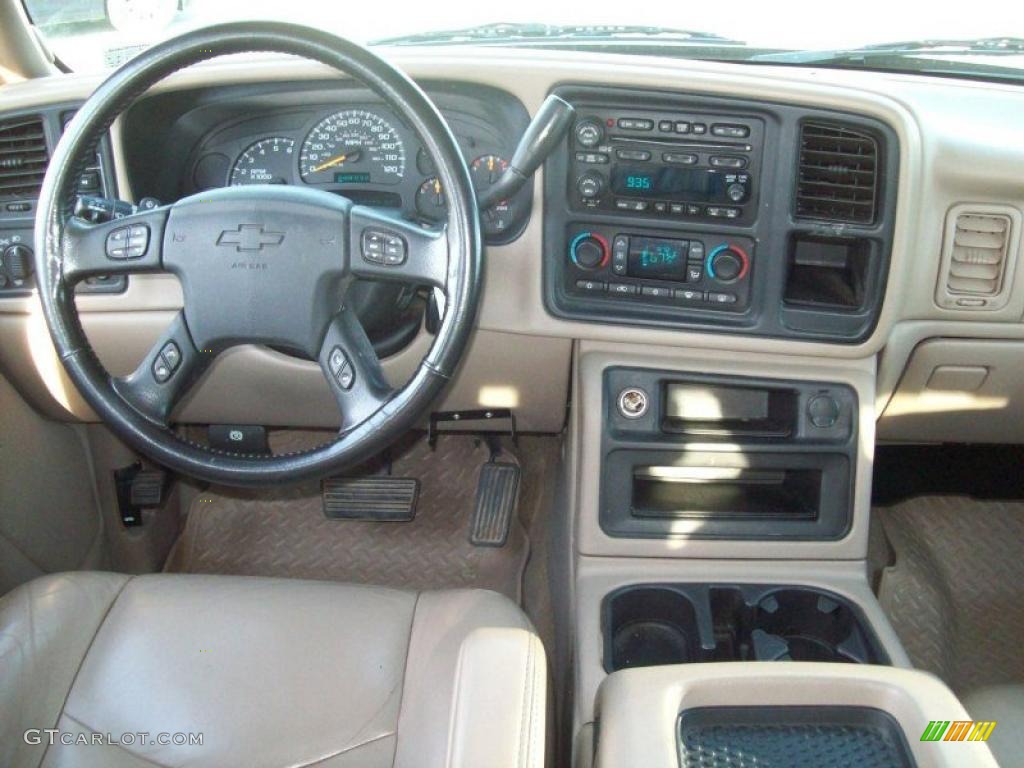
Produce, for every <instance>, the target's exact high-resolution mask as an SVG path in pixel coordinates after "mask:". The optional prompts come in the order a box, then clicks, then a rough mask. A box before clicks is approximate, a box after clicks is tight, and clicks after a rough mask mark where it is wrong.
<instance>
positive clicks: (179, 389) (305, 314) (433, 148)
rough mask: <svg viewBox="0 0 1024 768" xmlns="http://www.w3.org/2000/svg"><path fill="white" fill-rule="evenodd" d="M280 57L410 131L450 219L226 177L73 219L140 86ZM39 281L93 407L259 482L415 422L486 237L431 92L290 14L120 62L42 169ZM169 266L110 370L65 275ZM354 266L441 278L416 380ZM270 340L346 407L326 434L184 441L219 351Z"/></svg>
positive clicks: (442, 366) (459, 350) (145, 435)
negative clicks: (164, 316)
mask: <svg viewBox="0 0 1024 768" xmlns="http://www.w3.org/2000/svg"><path fill="white" fill-rule="evenodd" d="M261 51H267V52H279V53H288V54H294V55H297V56H302V57H305V58H308V59H314V60H316V61H320V62H322V63H324V64H326V65H328V66H330V67H333V68H335V69H337V70H339V71H341V72H343V73H345V74H347V75H349V76H351V77H353V78H354V79H356V80H358V81H360V82H361V83H362V84H364V85H366V86H367V87H369V88H370V89H371V90H373V91H374V92H375V93H376V94H377V95H378V96H380V97H381V98H382V99H383V100H384V102H385V103H386V104H387V105H388V106H390V107H391V108H392V109H394V110H395V111H396V112H397V113H398V115H400V117H401V118H402V119H403V120H405V121H406V122H407V123H408V124H409V125H410V126H411V127H412V128H413V130H414V131H415V132H416V133H417V134H418V136H419V138H420V140H421V141H422V142H423V145H424V147H425V149H426V150H427V151H428V152H429V153H430V155H431V156H432V157H433V158H434V161H435V164H436V166H437V173H438V176H439V177H440V180H441V184H442V185H443V186H444V189H445V191H446V196H447V200H448V221H447V224H446V226H445V228H444V229H443V230H440V231H438V230H426V229H423V228H422V227H420V226H418V225H416V224H413V223H410V222H408V221H405V220H404V219H401V218H399V217H397V216H396V215H391V214H389V213H387V212H384V211H382V210H378V209H374V208H368V207H364V206H359V205H354V204H352V202H351V201H349V200H347V199H345V198H344V197H339V196H337V195H335V194H331V193H328V192H324V191H321V190H315V189H308V188H298V187H285V186H247V187H228V188H224V189H217V190H213V191H210V192H203V193H201V194H197V195H193V196H192V197H188V198H185V199H183V200H179V201H178V202H176V203H174V204H171V205H166V206H162V207H159V208H154V209H152V210H148V211H140V212H137V213H135V214H133V215H130V216H127V217H125V218H120V219H115V220H113V221H110V222H106V223H101V224H89V223H86V222H84V221H83V220H82V219H79V218H76V217H74V216H72V208H73V203H74V199H75V198H74V188H75V180H76V179H77V178H78V175H79V174H80V173H81V171H82V169H83V168H84V166H85V165H86V164H87V162H88V160H89V156H90V153H91V151H92V149H91V148H92V147H94V146H95V144H96V142H97V141H98V140H99V139H100V137H101V136H103V135H104V134H105V133H106V131H107V130H108V129H109V128H110V126H111V124H112V123H113V121H114V119H115V118H116V117H117V116H118V115H119V114H120V113H121V112H123V111H124V110H125V109H126V108H127V107H128V106H129V105H130V104H131V103H132V102H133V101H134V100H135V99H136V98H137V97H138V96H140V95H141V94H142V93H143V92H144V91H145V90H146V89H148V88H149V87H151V86H152V85H154V84H155V83H157V82H159V81H160V80H162V79H163V78H165V77H167V76H168V75H170V74H172V73H173V72H175V71H177V70H179V69H182V68H183V67H186V66H189V65H191V64H195V63H197V62H200V61H203V60H205V59H210V58H213V57H215V56H222V55H226V54H233V53H244V52H261ZM36 266H37V271H38V276H39V293H40V299H41V301H42V308H43V312H44V315H45V317H46V321H47V323H48V325H49V329H50V335H51V336H52V338H53V343H54V345H55V347H56V350H57V353H58V354H59V356H60V359H61V361H62V363H63V365H64V368H65V370H67V372H68V375H69V376H70V377H71V379H72V381H73V382H74V383H75V385H76V386H77V387H78V389H79V391H80V392H81V393H82V396H83V397H84V398H85V400H86V401H87V402H88V403H89V405H90V406H91V407H92V408H93V409H94V410H95V411H96V413H97V414H98V415H99V417H100V418H101V419H102V420H103V421H104V422H105V423H106V424H107V425H108V426H109V427H110V428H111V429H112V430H113V431H114V432H115V433H116V434H117V435H118V436H120V437H121V438H122V439H123V440H124V441H125V442H127V443H128V444H129V445H131V446H132V447H134V448H135V449H137V450H138V451H139V452H141V453H143V454H145V455H147V456H149V457H150V458H152V459H153V460H154V461H156V462H158V463H159V464H162V465H164V466H166V467H169V468H171V469H173V470H176V471H178V472H181V473H183V474H186V475H190V476H193V477H196V478H199V479H202V480H208V481H212V482H218V483H225V484H229V485H267V484H274V483H281V482H289V481H298V480H302V479H307V478H313V477H323V476H326V475H329V474H331V473H335V472H338V471H339V470H342V469H344V468H346V467H349V466H352V465H354V464H356V463H359V462H360V461H363V460H365V459H368V458H370V457H372V456H373V455H375V454H376V453H378V452H379V451H380V450H382V449H383V448H384V447H386V446H387V445H389V444H390V443H392V442H393V441H394V440H395V439H396V438H397V437H399V436H400V435H401V434H402V433H403V432H405V431H406V430H408V429H409V428H411V427H413V426H414V425H415V424H416V423H417V422H418V421H419V420H420V419H421V418H422V417H423V416H424V415H425V414H426V413H427V412H428V410H429V408H430V407H431V404H432V403H433V402H434V400H435V399H436V398H437V396H438V395H439V394H440V392H441V390H442V388H443V386H444V385H445V383H446V382H447V381H448V380H449V379H450V378H451V376H452V375H453V373H454V371H455V369H456V366H457V364H458V363H459V360H460V359H461V357H462V355H463V353H464V351H465V349H466V345H467V343H468V340H469V336H470V333H471V330H472V325H473V320H474V317H475V314H476V311H477V307H478V304H479V302H480V290H481V239H480V226H479V216H478V213H477V206H476V200H475V197H474V194H473V188H472V185H471V183H470V175H469V170H468V169H467V167H466V163H465V160H464V158H463V157H462V154H461V153H460V151H459V147H458V144H457V143H456V140H455V138H454V137H453V136H452V134H451V131H450V130H449V129H448V126H447V124H446V123H445V121H444V119H443V118H442V117H441V115H440V113H439V112H438V111H437V109H436V108H435V107H434V105H433V104H432V103H431V102H430V100H429V98H428V97H427V96H426V95H425V94H424V93H423V91H422V90H420V88H419V87H418V86H417V85H416V84H415V83H413V82H412V81H411V80H410V79H409V78H408V77H406V76H405V75H404V74H402V73H401V72H399V71H398V70H396V69H395V68H394V67H393V66H391V65H390V64H388V63H387V62H385V61H384V60H382V59H380V58H378V57H377V56H375V55H374V54H372V53H370V52H369V51H368V50H366V49H365V48H363V47H361V46H359V45H356V44H355V43H352V42H349V41H347V40H343V39H341V38H338V37H335V36H333V35H330V34H326V33H324V32H321V31H317V30H313V29H308V28H305V27H301V26H297V25H291V24H272V23H264V22H241V23H231V24H223V25H219V26H214V27H209V28H207V29H203V30H198V31H195V32H190V33H188V34H185V35H183V36H181V37H177V38H174V39H171V40H168V41H166V42H164V43H161V44H159V45H156V46H154V47H152V48H150V49H148V50H146V51H144V52H143V53H141V54H140V55H139V56H138V57H137V58H135V59H133V60H132V61H130V62H128V63H127V64H125V65H124V66H123V67H122V68H121V69H119V70H118V71H117V72H115V73H114V74H113V75H112V76H111V77H110V78H109V79H107V80H106V81H105V82H104V83H103V84H102V85H101V86H100V87H99V88H97V90H96V91H95V92H94V93H93V94H92V96H91V97H90V98H89V100H88V101H86V102H85V104H84V105H83V106H82V108H81V109H80V110H79V111H78V113H77V114H76V115H75V117H74V119H73V120H72V121H71V123H70V125H69V126H68V128H67V130H66V132H65V134H64V137H63V138H62V139H61V141H60V143H59V144H58V146H57V148H56V150H55V152H54V155H53V158H52V160H51V162H50V167H49V170H48V171H47V174H46V178H45V180H44V182H43V188H42V193H41V195H40V201H39V210H38V214H37V217H36ZM157 271H167V272H171V273H173V274H175V275H176V276H177V277H178V278H179V280H180V282H181V286H182V291H183V294H184V307H183V309H182V310H181V311H180V312H179V313H178V315H177V317H176V318H175V320H174V321H173V322H172V323H171V325H170V327H169V328H168V329H167V330H166V331H165V332H164V334H163V335H162V336H161V337H160V339H159V341H158V342H157V343H156V345H155V346H154V347H153V348H152V349H151V350H150V352H149V353H147V355H146V357H145V359H144V360H143V361H142V363H141V364H140V365H139V367H138V368H137V369H136V370H135V372H134V373H132V374H131V375H129V376H126V377H112V376H111V375H110V374H109V373H108V372H107V371H106V370H105V369H104V367H103V366H102V365H101V363H100V362H99V360H98V359H97V358H96V355H95V354H94V352H93V350H92V349H91V347H90V345H89V343H88V341H87V339H86V336H85V334H84V333H83V331H82V327H81V324H80V323H79V318H78V312H77V309H76V307H75V301H74V286H75V284H76V283H77V282H79V281H81V280H84V279H85V278H86V277H89V276H90V275H96V274H125V273H129V274H130V273H140V272H157ZM356 277H365V278H373V279H383V280H397V281H405V282H408V283H413V284H417V285H426V286H432V287H434V288H438V289H440V290H441V291H443V293H444V305H445V310H444V317H443V319H442V321H441V324H440V328H439V330H438V331H437V335H436V338H435V339H434V342H433V344H432V345H431V347H430V350H429V352H428V353H427V355H426V356H425V357H424V358H423V360H422V362H421V363H420V365H419V368H418V369H417V371H416V372H415V374H414V375H413V376H412V378H411V379H410V380H409V382H408V383H407V384H406V385H405V386H404V387H402V388H401V389H399V390H393V389H392V388H391V386H390V385H389V384H388V383H387V381H386V379H385V378H384V375H383V372H382V369H381V365H380V361H379V360H378V359H377V356H376V354H375V353H374V351H373V347H372V345H371V344H370V342H369V340H368V339H367V337H366V333H365V332H364V330H363V328H362V326H361V325H360V324H359V321H358V319H357V318H356V315H355V312H354V311H353V310H352V309H351V308H350V307H348V306H345V305H344V304H343V303H342V304H341V305H340V306H339V300H338V298H337V297H338V296H342V295H344V290H345V288H346V286H347V285H348V284H349V282H350V281H351V280H353V279H354V278H356ZM249 343H254V344H273V345H277V346H283V347H289V348H292V349H295V350H299V351H301V352H303V353H305V354H306V355H308V356H309V357H311V358H313V359H316V360H318V361H319V363H320V367H321V369H322V370H323V372H324V375H325V377H326V379H327V381H328V383H329V385H330V387H331V389H332V391H333V392H334V395H335V397H336V399H337V403H338V408H339V410H340V411H341V414H342V427H341V431H340V433H339V435H338V437H337V439H336V440H334V441H333V442H330V443H327V444H325V445H323V446H321V447H319V448H316V449H313V450H311V451H307V452H302V453H293V454H287V455H275V456H265V455H248V454H239V453H228V452H223V451H216V450H213V449H210V448H208V447H205V446H202V445H199V444H196V443H193V442H190V441H188V440H185V439H183V438H182V437H180V436H178V435H177V434H176V433H175V432H174V431H173V430H172V429H171V428H170V427H169V425H168V421H169V419H170V416H171V412H172V410H173V408H174V406H175V405H176V404H177V403H178V402H179V401H180V399H181V398H182V396H183V395H184V394H185V393H186V392H187V391H188V390H189V388H190V386H191V385H192V384H194V383H195V381H196V380H197V379H198V378H199V376H200V374H201V373H202V372H203V371H204V369H205V368H206V367H207V366H208V365H209V363H210V361H211V360H212V359H213V358H214V357H215V356H216V354H217V353H218V352H220V351H221V350H223V349H226V348H227V347H230V346H233V345H237V344H249Z"/></svg>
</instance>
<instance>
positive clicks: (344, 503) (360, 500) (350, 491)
mask: <svg viewBox="0 0 1024 768" xmlns="http://www.w3.org/2000/svg"><path fill="white" fill-rule="evenodd" d="M419 492H420V481H419V480H417V479H416V478H414V477H354V478H349V477H331V478H328V479H327V480H324V482H323V502H324V515H326V516H327V517H329V518H332V519H338V520H372V521H374V522H389V523H401V522H408V521H409V520H412V519H413V518H414V517H415V516H416V499H417V498H418V497H419Z"/></svg>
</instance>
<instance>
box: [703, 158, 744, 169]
mask: <svg viewBox="0 0 1024 768" xmlns="http://www.w3.org/2000/svg"><path fill="white" fill-rule="evenodd" d="M711 164H712V165H713V166H715V167H716V168H746V167H747V158H745V157H736V156H735V155H712V157H711Z"/></svg>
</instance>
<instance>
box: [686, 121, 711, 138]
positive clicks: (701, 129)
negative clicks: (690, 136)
mask: <svg viewBox="0 0 1024 768" xmlns="http://www.w3.org/2000/svg"><path fill="white" fill-rule="evenodd" d="M690 130H691V131H692V132H693V133H695V134H697V135H698V136H702V135H704V134H705V133H707V132H708V127H707V125H706V124H705V123H694V124H693V125H691V126H690Z"/></svg>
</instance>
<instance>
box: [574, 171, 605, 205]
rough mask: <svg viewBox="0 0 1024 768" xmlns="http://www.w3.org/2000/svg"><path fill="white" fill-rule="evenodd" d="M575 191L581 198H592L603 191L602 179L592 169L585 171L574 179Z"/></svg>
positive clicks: (598, 195)
mask: <svg viewBox="0 0 1024 768" xmlns="http://www.w3.org/2000/svg"><path fill="white" fill-rule="evenodd" d="M576 191H577V192H579V193H580V197H581V198H582V199H584V200H593V199H595V198H597V197H600V195H601V193H602V192H604V179H603V178H602V177H601V175H600V174H599V173H595V172H594V171H591V172H589V173H585V174H583V175H582V176H580V177H579V179H577V180H576Z"/></svg>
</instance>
